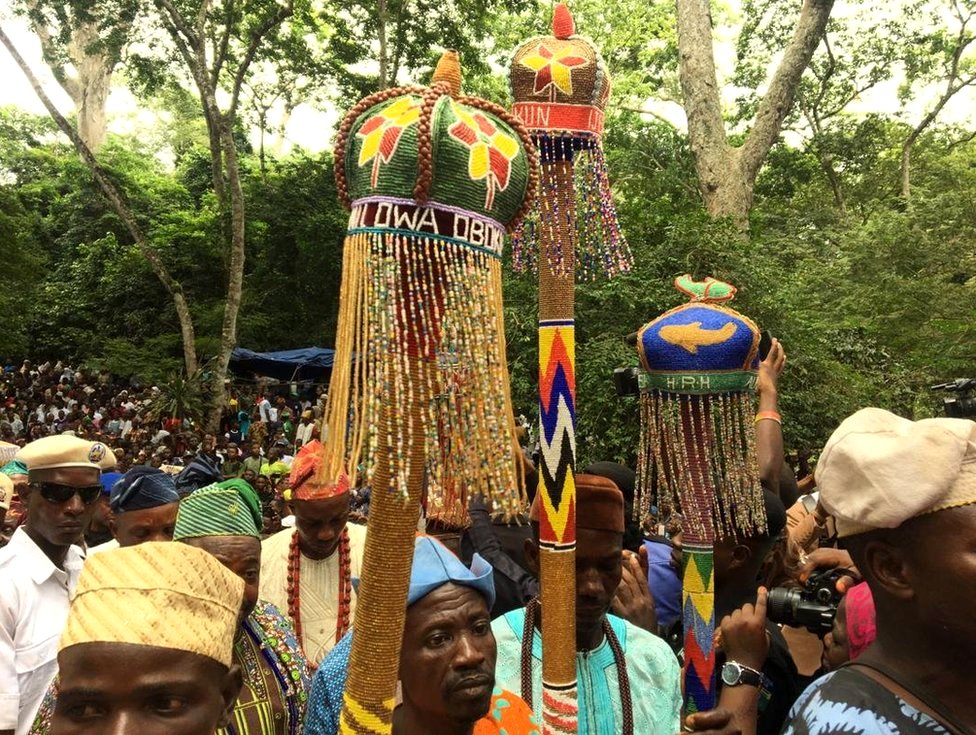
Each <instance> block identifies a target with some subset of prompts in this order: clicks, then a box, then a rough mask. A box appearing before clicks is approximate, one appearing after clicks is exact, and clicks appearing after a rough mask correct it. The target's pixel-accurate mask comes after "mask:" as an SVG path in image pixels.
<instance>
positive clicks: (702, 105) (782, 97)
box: [677, 0, 833, 231]
mask: <svg viewBox="0 0 976 735" xmlns="http://www.w3.org/2000/svg"><path fill="white" fill-rule="evenodd" d="M677 8H678V70H679V77H680V80H681V91H682V95H683V97H684V107H685V115H686V116H687V118H688V138H689V141H690V143H691V152H692V155H693V156H694V159H695V171H696V173H697V174H698V185H699V188H700V189H701V192H702V197H703V198H704V200H705V208H706V209H707V211H708V213H709V214H710V215H712V216H713V217H729V218H731V219H732V220H733V221H734V222H735V224H736V226H738V227H739V228H740V230H742V231H745V229H746V228H747V227H748V224H749V212H750V211H751V209H752V204H753V190H754V187H755V184H756V177H757V176H758V174H759V170H760V169H761V168H762V165H763V162H764V161H765V160H766V156H767V155H768V154H769V150H770V148H772V147H773V145H774V144H775V143H776V140H777V139H778V138H779V133H780V130H781V128H782V125H783V120H784V119H785V117H786V115H787V113H788V112H789V110H790V107H792V105H793V98H794V95H795V92H796V88H797V85H798V84H799V82H800V77H801V76H802V75H803V72H804V70H805V69H806V68H807V66H808V65H809V63H810V59H811V58H812V57H813V52H814V51H815V50H816V48H817V44H818V43H819V40H820V38H821V36H822V35H823V32H824V29H825V28H826V26H827V20H828V19H829V17H830V12H831V10H832V9H833V0H804V2H803V7H802V8H801V10H800V15H799V18H798V19H797V23H796V28H795V30H794V33H793V38H792V39H791V41H790V43H789V45H788V46H787V48H786V49H785V51H784V53H783V57H782V59H781V60H780V63H779V66H778V67H777V68H776V71H775V73H774V74H773V77H772V79H771V80H770V83H769V88H768V90H767V91H766V94H765V95H764V96H763V98H762V100H761V102H760V104H759V109H758V110H757V112H756V118H755V120H754V121H753V124H752V128H751V129H750V131H749V133H748V135H747V136H746V139H745V142H744V143H743V145H742V146H741V148H737V149H734V148H732V147H731V146H730V145H729V142H728V137H727V135H726V132H725V120H724V119H723V117H722V99H721V90H720V89H719V86H718V79H717V76H716V73H715V57H714V49H713V43H712V18H711V7H710V2H709V0H677Z"/></svg>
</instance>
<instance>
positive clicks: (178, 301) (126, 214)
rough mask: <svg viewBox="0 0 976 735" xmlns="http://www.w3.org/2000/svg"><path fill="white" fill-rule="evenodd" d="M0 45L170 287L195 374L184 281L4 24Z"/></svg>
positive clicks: (187, 363) (187, 360)
mask: <svg viewBox="0 0 976 735" xmlns="http://www.w3.org/2000/svg"><path fill="white" fill-rule="evenodd" d="M0 44H2V45H3V46H5V47H6V49H7V51H8V52H9V53H10V55H11V56H12V57H13V59H14V61H15V62H16V63H17V65H18V66H19V67H20V69H21V71H22V72H23V73H24V76H26V77H27V80H28V81H29V82H30V84H31V86H32V87H33V88H34V92H35V93H36V94H37V96H38V98H39V99H40V100H41V102H42V103H43V104H44V107H45V108H46V109H47V111H48V114H50V116H51V118H52V119H53V120H54V122H55V123H56V124H57V126H58V128H59V129H60V130H61V132H62V133H64V134H65V135H66V136H67V137H68V139H69V140H70V141H71V143H72V145H74V147H75V149H76V150H77V151H78V154H79V155H80V156H81V158H82V160H83V161H84V162H85V164H86V165H87V166H88V168H89V169H90V170H91V174H92V177H93V178H94V179H95V181H96V183H97V184H98V186H99V188H100V189H101V191H102V194H103V195H104V196H105V198H106V200H107V201H108V202H109V204H110V205H111V206H112V209H113V210H115V213H116V214H117V215H118V216H119V219H121V220H122V222H123V223H124V224H125V226H126V229H127V230H128V231H129V234H130V235H131V237H132V240H133V242H134V243H135V244H136V246H137V247H138V248H139V251H140V252H141V253H142V255H143V257H145V259H146V261H147V262H148V263H149V265H150V266H151V267H152V270H153V273H155V274H156V277H157V278H158V279H159V281H160V283H162V284H163V287H164V288H165V289H166V292H167V293H168V294H169V295H170V297H171V298H172V299H173V306H174V307H175V308H176V314H177V317H178V319H179V323H180V332H181V336H182V340H183V360H184V366H185V368H186V371H187V374H189V375H192V374H193V373H195V372H196V369H197V353H196V333H195V329H194V327H193V318H192V317H191V315H190V307H189V305H188V304H187V301H186V296H185V295H184V294H183V287H182V286H181V285H180V283H179V282H178V281H177V280H176V279H174V278H173V276H172V275H171V274H170V272H169V270H168V269H167V267H166V264H165V263H164V262H163V260H162V258H160V257H159V254H158V253H157V252H156V250H155V249H154V248H153V247H152V245H151V244H150V241H149V239H148V238H147V237H146V235H145V234H144V232H143V229H142V227H141V226H140V224H139V222H138V220H137V219H136V216H135V215H134V214H133V212H132V209H131V208H130V207H129V204H128V202H127V201H126V199H125V196H124V195H123V194H122V193H121V192H120V191H119V189H118V187H116V185H115V182H113V181H112V179H111V177H109V176H108V175H107V174H106V172H105V171H104V170H103V169H102V167H101V166H99V164H98V161H97V160H96V159H95V154H94V153H92V151H91V149H90V148H89V147H88V145H87V144H86V143H85V141H84V140H82V138H81V135H80V134H79V133H78V131H77V130H75V128H74V127H73V126H72V125H71V123H69V122H68V120H67V119H66V118H65V117H64V115H62V114H61V112H60V111H59V110H58V108H57V107H55V105H54V103H53V102H52V101H51V98H50V97H48V95H47V93H46V92H45V91H44V88H43V87H42V86H41V83H40V82H39V81H38V79H37V77H36V75H35V74H34V72H33V71H32V70H31V68H30V66H29V65H28V64H27V62H26V61H25V60H24V58H23V56H21V55H20V53H19V52H18V50H17V48H16V47H15V46H14V45H13V42H12V41H11V40H10V37H9V36H8V35H7V34H6V32H5V31H4V30H3V28H2V27H0Z"/></svg>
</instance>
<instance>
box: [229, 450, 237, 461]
mask: <svg viewBox="0 0 976 735" xmlns="http://www.w3.org/2000/svg"><path fill="white" fill-rule="evenodd" d="M227 459H229V460H234V459H237V447H227Z"/></svg>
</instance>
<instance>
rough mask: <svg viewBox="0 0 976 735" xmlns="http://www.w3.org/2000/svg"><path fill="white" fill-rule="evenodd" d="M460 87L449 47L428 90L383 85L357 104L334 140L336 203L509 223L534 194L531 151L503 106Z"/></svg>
mask: <svg viewBox="0 0 976 735" xmlns="http://www.w3.org/2000/svg"><path fill="white" fill-rule="evenodd" d="M460 91H461V72H460V66H459V64H458V61H457V54H456V53H455V52H453V51H449V52H447V53H445V54H444V56H443V57H442V58H441V60H440V62H439V63H438V66H437V70H436V71H435V72H434V76H433V80H432V84H431V86H430V87H399V88H396V89H388V90H384V91H382V92H379V93H377V94H374V95H372V96H370V97H367V98H366V99H364V100H362V101H361V102H360V103H359V104H357V105H356V106H355V107H354V108H353V109H352V110H351V111H350V112H349V114H348V115H347V116H346V118H345V120H344V121H343V123H342V126H341V128H340V130H339V136H338V139H337V142H336V155H335V159H336V182H337V185H338V189H339V194H340V197H342V199H343V203H344V204H345V205H346V206H347V207H350V208H351V207H352V206H353V205H354V204H356V203H360V202H363V201H370V200H372V201H376V200H379V201H390V202H392V203H396V204H404V203H416V204H421V205H430V206H432V207H439V208H446V209H459V210H463V211H464V212H468V213H472V214H475V215H479V216H482V217H486V218H489V219H491V220H494V221H495V222H498V223H499V224H501V225H503V226H505V227H506V228H508V229H512V228H514V227H515V226H517V224H518V222H519V221H521V218H522V216H523V214H524V213H525V211H526V210H527V209H528V207H529V206H530V205H531V203H532V201H533V198H534V195H535V188H536V160H535V158H536V153H535V149H534V147H533V146H532V142H531V140H530V138H529V136H528V135H527V134H526V132H525V130H524V129H523V128H522V125H521V123H520V122H519V121H518V120H517V119H516V118H514V117H513V116H512V115H510V114H509V113H508V112H507V111H506V110H504V109H503V108H501V107H499V106H498V105H494V104H492V103H490V102H487V101H485V100H482V99H479V98H477V97H466V96H462V95H461V93H460Z"/></svg>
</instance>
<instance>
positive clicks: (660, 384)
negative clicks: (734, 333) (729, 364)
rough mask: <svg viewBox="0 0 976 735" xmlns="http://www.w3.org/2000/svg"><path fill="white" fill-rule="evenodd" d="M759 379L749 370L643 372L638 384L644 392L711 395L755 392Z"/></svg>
mask: <svg viewBox="0 0 976 735" xmlns="http://www.w3.org/2000/svg"><path fill="white" fill-rule="evenodd" d="M757 378H758V374H757V373H754V372H751V371H748V370H729V371H727V372H714V373H711V372H709V373H648V372H645V371H643V370H642V371H641V372H640V374H639V375H638V376H637V384H638V386H639V387H640V389H641V391H644V392H647V391H655V390H656V391H660V392H662V393H678V394H688V395H710V394H715V393H739V392H743V391H753V390H755V389H756V380H757Z"/></svg>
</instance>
